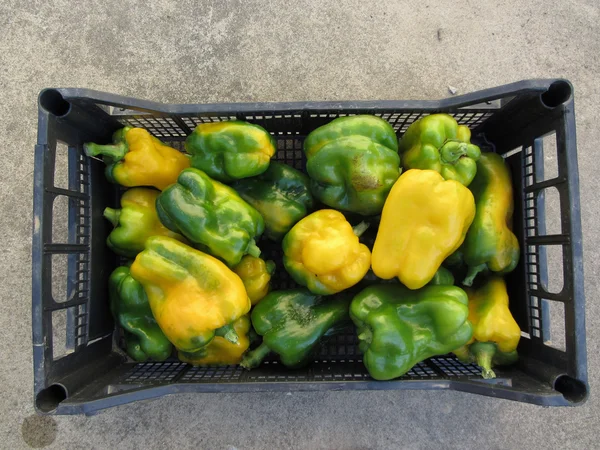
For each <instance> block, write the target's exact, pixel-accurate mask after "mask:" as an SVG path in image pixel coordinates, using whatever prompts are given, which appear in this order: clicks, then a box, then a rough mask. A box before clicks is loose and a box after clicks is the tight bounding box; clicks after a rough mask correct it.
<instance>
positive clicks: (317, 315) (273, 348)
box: [241, 289, 350, 369]
mask: <svg viewBox="0 0 600 450" xmlns="http://www.w3.org/2000/svg"><path fill="white" fill-rule="evenodd" d="M349 305H350V298H349V297H345V296H343V297H338V298H332V297H327V298H326V299H325V297H321V296H320V295H315V294H311V293H310V292H309V291H307V290H305V289H293V290H288V291H274V292H271V293H270V294H268V295H267V296H266V297H265V298H263V299H262V300H261V301H260V303H259V304H258V305H256V306H255V307H254V309H253V310H252V316H251V318H252V325H253V326H254V329H255V330H256V332H257V333H258V334H259V335H261V336H262V338H263V342H262V344H260V346H258V347H257V348H256V349H254V350H252V351H250V352H248V353H247V354H246V355H245V356H244V358H243V359H242V363H241V365H242V367H245V368H246V369H252V368H254V367H257V366H258V365H259V364H260V363H261V361H262V360H263V359H264V358H265V357H266V356H267V355H268V354H269V353H270V352H275V353H277V354H278V355H279V357H280V359H281V362H282V364H283V365H284V366H286V367H290V368H296V367H301V366H303V365H305V364H306V363H308V362H309V360H310V357H311V355H312V354H313V352H314V350H316V349H317V347H318V345H319V343H320V342H321V339H322V338H324V337H326V336H330V335H332V334H334V333H336V332H338V331H340V330H341V329H343V328H344V327H345V326H346V325H347V324H348V323H349V317H348V307H349Z"/></svg>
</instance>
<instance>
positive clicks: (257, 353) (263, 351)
mask: <svg viewBox="0 0 600 450" xmlns="http://www.w3.org/2000/svg"><path fill="white" fill-rule="evenodd" d="M269 353H271V349H270V348H269V346H268V345H267V344H265V343H264V342H263V343H262V344H260V345H259V346H258V347H256V348H255V349H254V350H251V351H249V352H248V353H246V354H245V355H244V357H243V358H242V362H241V363H240V366H242V367H243V368H244V369H248V370H250V369H254V368H255V367H258V366H259V365H260V363H261V362H262V360H263V359H265V357H266V356H267V355H268V354H269Z"/></svg>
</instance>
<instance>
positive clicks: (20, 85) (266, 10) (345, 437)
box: [0, 0, 600, 449]
mask: <svg viewBox="0 0 600 450" xmlns="http://www.w3.org/2000/svg"><path fill="white" fill-rule="evenodd" d="M142 3H146V2H135V1H130V0H118V1H115V0H104V1H92V2H69V1H66V0H63V1H45V2H41V1H25V2H23V1H16V0H4V1H3V2H0V152H1V157H0V173H2V174H3V176H2V177H0V204H1V206H2V213H1V214H0V235H1V236H2V239H1V242H2V247H3V254H2V258H0V273H2V274H3V276H2V283H1V284H0V298H1V300H0V336H1V345H0V348H1V350H0V355H2V356H1V361H2V364H1V367H0V389H1V395H0V398H1V400H0V431H1V434H0V436H1V437H0V439H1V441H0V447H2V448H11V449H16V448H28V446H30V447H34V448H39V447H43V446H49V447H48V448H56V449H60V448H70V449H76V448H153V447H156V448H160V447H162V448H166V447H171V448H208V449H234V448H235V449H255V448H274V449H285V448H331V449H375V448H403V449H413V448H414V449H421V448H423V449H425V448H445V449H446V448H447V449H450V448H463V449H464V448H479V449H485V448H498V449H500V448H503V449H504V448H524V449H530V448H563V449H571V448H588V449H589V448H594V447H596V446H597V445H598V444H597V438H598V431H597V430H598V418H599V414H600V402H599V401H598V386H599V384H598V382H599V381H600V358H599V357H598V351H599V348H598V344H599V330H600V308H599V306H598V302H597V298H596V296H597V292H598V274H599V270H600V264H599V262H600V247H599V246H598V245H597V240H598V236H599V235H600V221H599V220H598V216H599V212H600V211H599V202H600V200H599V198H598V195H597V183H598V181H597V178H598V172H599V171H600V164H599V163H598V157H597V155H596V152H597V146H598V142H600V128H599V127H598V125H597V117H598V108H599V95H598V94H599V89H600V79H599V77H598V73H599V72H600V63H599V58H598V55H599V54H600V38H598V36H599V35H600V25H599V24H600V5H599V4H598V2H597V1H596V0H565V1H558V0H551V1H541V0H536V1H532V2H518V1H515V0H501V1H492V0H481V1H477V2H475V1H470V0H443V1H433V0H422V1H419V2H414V3H413V4H410V5H409V4H408V3H407V2H396V1H392V0H388V1H383V2H380V1H364V0H363V1H340V2H327V1H321V0H314V1H310V2H303V1H295V2H289V3H288V2H283V1H275V0H271V1H265V2H254V1H244V2H241V1H240V2H220V1H213V2H210V1H200V2H191V1H178V2H174V1H173V2H171V1H168V0H160V1H157V2H152V6H151V7H149V8H147V9H145V8H142V7H141V6H140V5H141V4H142ZM533 77H566V78H568V79H570V80H571V81H572V82H573V84H574V86H575V89H576V113H577V127H578V143H579V167H580V182H581V197H582V205H583V208H584V211H583V217H582V219H583V232H584V237H585V242H584V249H585V283H586V286H585V287H586V291H587V295H588V302H587V311H586V312H587V337H588V355H589V374H590V384H591V387H592V394H591V397H590V399H589V401H588V402H587V404H585V405H584V406H582V407H579V408H571V409H544V408H540V407H536V406H531V405H523V404H518V403H512V402H508V401H502V400H494V399H490V398H484V397H478V396H473V395H468V394H461V393H457V392H418V391H415V392H329V393H294V394H291V395H285V394H237V395H196V396H190V395H180V396H172V397H168V398H162V399H159V400H154V401H149V402H145V403H142V404H133V405H128V406H123V407H120V408H117V409H113V410H108V411H106V412H103V413H101V414H100V415H98V416H95V417H89V418H88V417H44V418H38V417H35V416H32V415H33V414H34V412H33V407H32V361H31V331H30V330H31V327H30V320H31V319H30V315H31V307H30V298H31V297H30V293H31V282H30V279H31V272H30V271H31V256H30V253H31V251H30V250H31V249H30V247H31V244H30V243H31V210H32V201H31V199H32V173H33V145H34V143H35V140H36V96H37V94H38V92H39V91H40V89H42V88H44V87H49V86H64V87H89V88H94V89H98V90H105V91H109V92H115V93H120V94H124V95H130V96H135V97H141V98H148V99H154V100H157V101H165V102H220V101H263V100H264V101H269V100H273V101H277V100H305V99H306V100H323V99H328V100H332V99H415V98H420V99H435V98H442V97H446V96H448V95H449V93H448V86H449V85H451V86H454V87H456V88H457V89H458V92H459V93H465V92H468V91H473V90H477V89H481V88H486V87H491V86H495V85H499V84H503V83H507V82H511V81H516V80H520V79H525V78H533Z"/></svg>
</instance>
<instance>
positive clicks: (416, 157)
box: [399, 114, 481, 186]
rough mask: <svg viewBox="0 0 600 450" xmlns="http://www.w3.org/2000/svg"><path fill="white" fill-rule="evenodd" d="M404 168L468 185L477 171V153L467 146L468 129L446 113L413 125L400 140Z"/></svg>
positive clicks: (432, 116)
mask: <svg viewBox="0 0 600 450" xmlns="http://www.w3.org/2000/svg"><path fill="white" fill-rule="evenodd" d="M399 150H400V153H401V154H402V166H403V167H404V168H405V169H426V170H435V171H436V172H439V173H440V174H441V175H442V176H443V177H444V178H445V179H446V180H455V181H458V182H459V183H461V184H464V185H465V186H468V185H469V184H470V183H471V181H473V178H474V177H475V173H476V172H477V164H476V162H477V160H478V159H479V156H480V155H481V150H480V149H479V147H477V146H476V145H474V144H471V130H469V127H467V126H465V125H459V124H458V123H457V122H456V120H454V118H453V117H452V116H449V115H448V114H432V115H429V116H425V117H423V118H421V119H419V120H417V121H416V122H413V123H412V124H411V125H410V126H409V127H408V130H406V133H404V135H403V136H402V139H400V144H399Z"/></svg>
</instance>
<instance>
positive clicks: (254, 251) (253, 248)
mask: <svg viewBox="0 0 600 450" xmlns="http://www.w3.org/2000/svg"><path fill="white" fill-rule="evenodd" d="M246 253H248V254H249V255H250V256H254V257H255V258H258V257H259V256H260V248H258V246H257V245H256V242H255V241H254V239H252V240H251V241H250V243H249V244H248V248H247V249H246Z"/></svg>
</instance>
